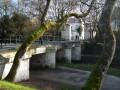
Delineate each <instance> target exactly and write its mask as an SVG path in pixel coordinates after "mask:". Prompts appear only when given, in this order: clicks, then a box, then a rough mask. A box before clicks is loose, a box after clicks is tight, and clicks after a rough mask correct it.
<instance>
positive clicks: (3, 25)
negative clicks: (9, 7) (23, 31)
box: [0, 15, 11, 33]
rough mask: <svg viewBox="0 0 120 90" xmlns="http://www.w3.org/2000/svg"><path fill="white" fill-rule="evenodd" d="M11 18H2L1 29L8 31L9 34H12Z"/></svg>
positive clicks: (5, 16) (0, 20) (6, 16)
mask: <svg viewBox="0 0 120 90" xmlns="http://www.w3.org/2000/svg"><path fill="white" fill-rule="evenodd" d="M10 28H11V26H10V18H9V16H8V15H4V16H3V17H2V18H0V29H1V30H6V32H7V33H10Z"/></svg>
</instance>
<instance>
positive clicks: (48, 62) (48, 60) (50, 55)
mask: <svg viewBox="0 0 120 90" xmlns="http://www.w3.org/2000/svg"><path fill="white" fill-rule="evenodd" d="M55 57H56V49H54V48H47V51H46V55H45V63H44V66H47V67H48V68H55V66H56V65H55V64H56V58H55Z"/></svg>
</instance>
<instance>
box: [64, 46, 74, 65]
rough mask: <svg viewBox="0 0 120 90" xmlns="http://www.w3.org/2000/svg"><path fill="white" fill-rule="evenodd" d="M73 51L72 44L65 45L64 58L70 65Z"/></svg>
mask: <svg viewBox="0 0 120 90" xmlns="http://www.w3.org/2000/svg"><path fill="white" fill-rule="evenodd" d="M71 50H72V46H71V45H70V44H67V45H65V53H64V54H65V55H64V57H65V58H66V60H67V62H68V63H71V59H72V58H71Z"/></svg>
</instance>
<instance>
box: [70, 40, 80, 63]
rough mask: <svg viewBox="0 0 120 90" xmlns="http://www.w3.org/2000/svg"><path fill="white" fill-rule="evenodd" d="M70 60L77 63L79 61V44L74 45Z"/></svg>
mask: <svg viewBox="0 0 120 90" xmlns="http://www.w3.org/2000/svg"><path fill="white" fill-rule="evenodd" d="M72 60H75V61H77V62H79V61H80V60H81V44H80V42H79V43H75V47H73V48H72Z"/></svg>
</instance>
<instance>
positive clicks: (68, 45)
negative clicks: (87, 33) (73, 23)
mask: <svg viewBox="0 0 120 90" xmlns="http://www.w3.org/2000/svg"><path fill="white" fill-rule="evenodd" d="M16 51H17V49H16V48H5V49H3V50H1V52H0V78H1V79H4V78H5V77H6V76H7V75H8V73H9V71H10V69H11V67H12V64H13V60H14V56H15V54H16ZM61 59H65V60H66V61H67V62H68V63H71V61H72V60H76V61H79V60H80V59H81V44H80V41H69V42H64V43H61V44H47V45H32V46H31V47H30V49H29V50H28V51H27V52H26V53H25V55H24V59H23V60H21V61H20V65H19V68H18V70H17V74H16V77H15V82H19V81H24V80H28V79H29V68H30V66H31V67H47V68H55V67H56V60H61Z"/></svg>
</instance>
